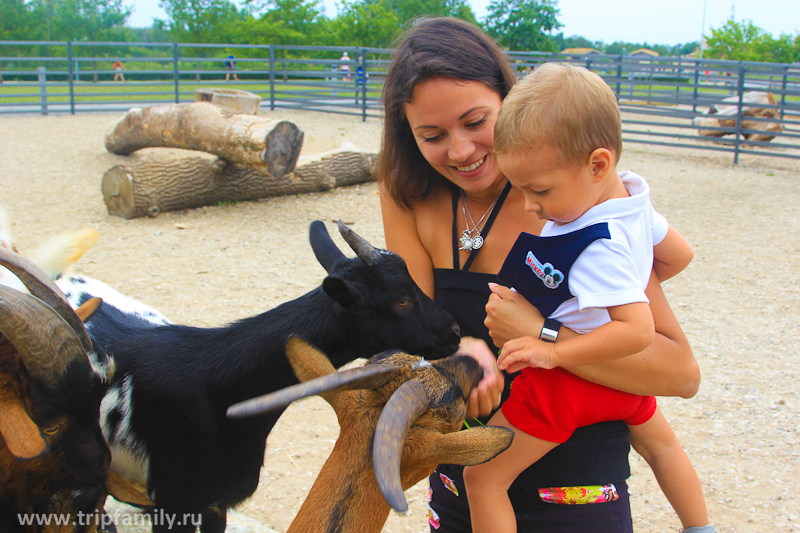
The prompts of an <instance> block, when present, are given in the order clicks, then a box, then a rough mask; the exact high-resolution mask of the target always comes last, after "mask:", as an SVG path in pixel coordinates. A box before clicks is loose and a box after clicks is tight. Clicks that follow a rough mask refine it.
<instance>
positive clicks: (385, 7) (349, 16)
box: [331, 0, 400, 48]
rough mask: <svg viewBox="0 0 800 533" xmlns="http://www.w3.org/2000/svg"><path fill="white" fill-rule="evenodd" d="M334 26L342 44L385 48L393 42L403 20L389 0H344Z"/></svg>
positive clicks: (333, 22)
mask: <svg viewBox="0 0 800 533" xmlns="http://www.w3.org/2000/svg"><path fill="white" fill-rule="evenodd" d="M331 26H332V28H334V31H333V35H335V36H336V37H335V38H336V42H337V43H338V44H342V45H347V46H367V47H377V48H381V47H389V46H390V45H391V44H392V41H393V39H394V37H395V35H396V34H397V31H398V29H399V28H400V22H399V20H398V15H397V12H395V11H394V10H393V9H392V6H391V4H389V3H388V2H385V1H381V0H378V1H370V0H363V1H360V2H358V1H357V2H347V0H343V2H342V8H341V11H340V12H339V15H338V16H337V17H336V18H335V19H334V20H333V21H332V24H331Z"/></svg>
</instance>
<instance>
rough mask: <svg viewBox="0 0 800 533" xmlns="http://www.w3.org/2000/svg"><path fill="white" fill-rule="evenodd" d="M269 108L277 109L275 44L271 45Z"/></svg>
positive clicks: (271, 109)
mask: <svg viewBox="0 0 800 533" xmlns="http://www.w3.org/2000/svg"><path fill="white" fill-rule="evenodd" d="M269 110H270V111H275V45H274V44H271V45H269Z"/></svg>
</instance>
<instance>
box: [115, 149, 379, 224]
mask: <svg viewBox="0 0 800 533" xmlns="http://www.w3.org/2000/svg"><path fill="white" fill-rule="evenodd" d="M376 161H377V155H376V154H372V153H367V152H360V151H355V150H354V149H352V148H349V147H346V148H342V149H339V150H335V151H333V152H328V153H325V154H320V155H319V156H317V157H316V158H312V159H309V160H307V162H306V163H305V164H303V165H301V166H299V167H298V168H297V169H296V170H295V171H294V172H292V173H289V174H285V175H283V176H282V177H280V178H276V177H275V176H271V175H270V174H267V173H265V172H260V171H258V170H254V169H252V168H248V167H243V166H241V165H234V164H231V163H228V162H226V161H224V160H222V159H211V158H200V157H196V158H195V157H193V158H184V159H176V160H173V161H150V160H146V159H145V160H142V161H140V162H135V163H131V164H127V165H119V166H115V167H112V168H110V169H109V170H107V171H106V173H105V174H104V175H103V180H102V184H101V189H102V191H103V201H104V202H105V204H106V208H107V209H108V213H109V214H110V215H115V216H119V217H123V218H137V217H143V216H150V217H154V216H156V215H158V214H159V213H161V212H163V211H175V210H178V209H189V208H194V207H201V206H206V205H216V204H218V203H220V202H237V201H246V200H256V199H258V198H265V197H269V196H279V195H282V194H297V193H304V192H314V191H325V190H328V189H332V188H334V187H341V186H345V185H353V184H355V183H362V182H365V181H369V180H372V179H375V165H376Z"/></svg>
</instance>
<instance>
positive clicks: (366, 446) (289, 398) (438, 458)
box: [228, 338, 513, 533]
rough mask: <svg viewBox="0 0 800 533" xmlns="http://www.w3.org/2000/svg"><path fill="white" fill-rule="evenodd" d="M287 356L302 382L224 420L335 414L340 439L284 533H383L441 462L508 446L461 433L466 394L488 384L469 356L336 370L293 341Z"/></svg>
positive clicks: (400, 358)
mask: <svg viewBox="0 0 800 533" xmlns="http://www.w3.org/2000/svg"><path fill="white" fill-rule="evenodd" d="M286 353H287V355H288V357H289V360H290V362H291V363H292V367H293V369H294V371H295V373H296V374H297V377H298V378H299V379H300V381H301V382H302V383H301V384H298V385H294V386H292V387H289V388H287V389H284V390H282V391H279V392H275V393H272V394H269V395H266V396H263V397H260V398H255V399H252V400H248V401H246V402H242V403H240V404H237V405H234V406H231V408H230V409H229V410H228V416H230V417H235V418H239V417H249V416H255V415H259V414H261V413H264V412H269V411H271V410H273V409H283V408H285V407H286V406H287V405H288V404H290V403H291V402H293V401H295V400H298V399H300V398H305V397H307V396H312V395H315V394H318V395H320V396H322V397H323V398H324V399H325V400H326V401H327V402H328V403H329V404H330V405H331V407H333V409H334V411H335V412H336V416H337V418H338V420H339V425H340V426H341V430H340V432H339V438H338V439H337V441H336V445H335V446H334V448H333V451H332V452H331V454H330V456H329V457H328V460H327V461H326V462H325V465H324V466H323V467H322V470H321V471H320V473H319V475H318V476H317V479H316V481H315V482H314V486H313V487H311V491H310V492H309V493H308V496H307V497H306V499H305V501H304V502H303V506H302V507H301V508H300V511H299V512H298V514H297V516H296V517H295V519H294V521H293V522H292V525H291V526H290V527H289V531H288V533H307V532H317V531H320V532H322V531H325V532H330V533H379V532H380V531H381V528H382V527H383V524H384V523H385V522H386V518H387V516H388V515H389V506H391V507H392V508H394V509H395V510H396V511H400V512H402V511H405V510H406V509H407V507H408V506H407V505H406V501H405V497H404V496H403V490H405V489H407V488H409V487H411V486H413V485H415V484H416V483H417V482H419V481H420V480H422V479H424V478H426V477H427V476H428V475H430V473H431V472H433V469H434V468H435V467H436V465H437V464H440V463H450V464H461V465H476V464H480V463H484V462H486V461H488V460H490V459H492V458H493V457H495V456H496V455H498V454H499V453H500V452H502V451H503V450H505V449H506V448H508V447H509V446H510V445H511V441H512V439H513V432H512V431H511V430H509V429H507V428H501V427H491V426H478V427H474V428H470V429H467V430H464V431H458V430H459V428H461V425H462V423H463V422H464V415H465V414H466V401H467V398H468V397H469V392H470V389H471V388H472V387H474V386H475V385H477V384H478V382H479V381H480V380H481V378H482V377H483V370H482V369H481V368H480V366H478V363H477V362H476V361H475V360H474V359H472V358H471V357H466V356H452V357H448V358H446V359H442V360H439V361H432V362H428V361H426V360H425V359H424V358H422V357H419V356H416V355H410V354H408V353H404V352H400V351H396V350H393V351H388V352H384V353H381V354H378V355H376V356H374V357H373V358H372V359H370V360H369V361H368V362H367V364H366V365H364V366H362V367H359V368H354V369H350V370H344V371H341V372H336V369H335V368H334V367H333V365H332V364H331V361H330V360H329V359H328V358H327V357H326V356H325V355H324V354H323V353H321V352H320V351H318V350H317V349H316V348H314V347H312V346H310V345H309V344H308V343H306V342H305V341H303V340H301V339H298V338H291V339H289V341H288V343H287V349H286Z"/></svg>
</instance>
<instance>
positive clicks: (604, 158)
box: [589, 148, 614, 181]
mask: <svg viewBox="0 0 800 533" xmlns="http://www.w3.org/2000/svg"><path fill="white" fill-rule="evenodd" d="M613 158H614V155H613V154H612V153H611V151H610V150H609V149H607V148H598V149H597V150H595V151H594V152H592V154H591V155H590V156H589V164H590V165H591V166H592V175H593V176H594V178H595V179H596V180H597V181H603V180H604V179H606V176H608V173H609V172H611V169H612V168H613V165H612V164H611V163H612V161H613V160H614V159H613Z"/></svg>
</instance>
